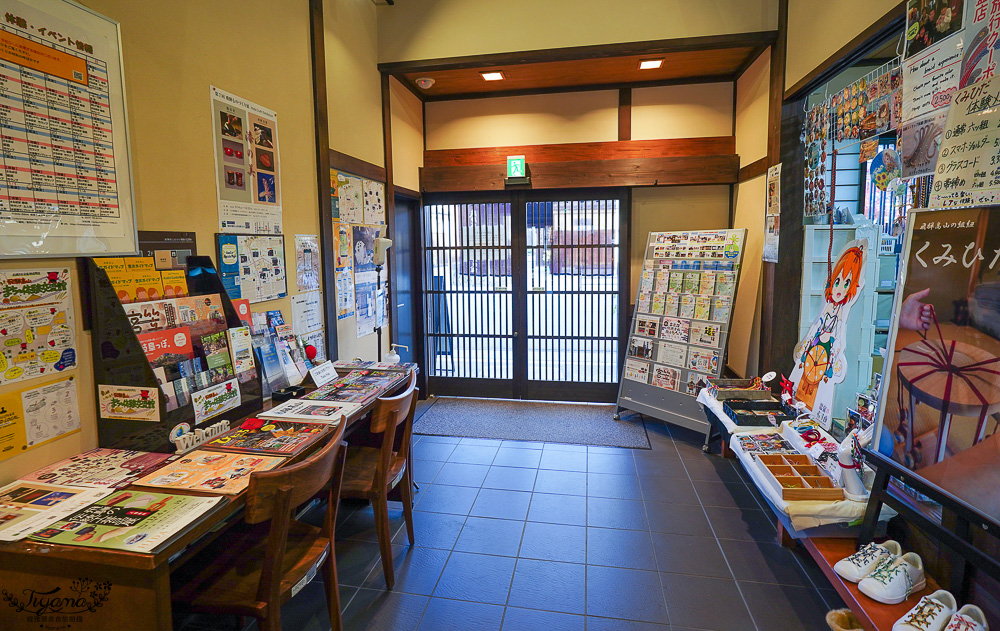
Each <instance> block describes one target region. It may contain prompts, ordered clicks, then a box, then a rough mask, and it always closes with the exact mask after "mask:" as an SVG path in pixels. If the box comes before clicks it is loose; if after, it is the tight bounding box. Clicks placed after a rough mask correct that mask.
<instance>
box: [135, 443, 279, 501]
mask: <svg viewBox="0 0 1000 631" xmlns="http://www.w3.org/2000/svg"><path fill="white" fill-rule="evenodd" d="M284 461H285V459H284V458H282V457H279V456H248V455H242V454H226V453H219V452H217V451H202V450H200V449H199V450H196V451H192V452H190V453H188V454H185V455H183V456H181V457H180V458H178V459H177V460H174V461H173V462H171V463H170V464H168V465H166V466H164V467H163V468H161V469H160V470H159V471H155V472H154V473H151V474H149V475H147V476H145V477H143V478H141V479H140V480H138V481H137V482H136V484H137V485H139V486H151V487H157V488H164V489H191V490H193V491H207V492H209V493H225V494H236V493H239V492H240V491H242V490H243V489H245V488H247V485H248V484H249V483H250V474H251V473H253V472H254V471H267V470H268V469H273V468H274V467H276V466H278V465H279V464H281V463H282V462H284Z"/></svg>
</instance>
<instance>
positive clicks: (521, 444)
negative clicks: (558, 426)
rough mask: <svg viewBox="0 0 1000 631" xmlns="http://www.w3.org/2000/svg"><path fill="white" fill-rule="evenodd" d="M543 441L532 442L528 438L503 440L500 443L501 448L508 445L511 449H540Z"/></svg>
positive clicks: (543, 444)
mask: <svg viewBox="0 0 1000 631" xmlns="http://www.w3.org/2000/svg"><path fill="white" fill-rule="evenodd" d="M544 446H545V443H538V442H532V441H530V440H505V441H503V443H501V444H500V447H501V448H504V447H510V448H512V449H537V450H539V451H541V449H542V447H544Z"/></svg>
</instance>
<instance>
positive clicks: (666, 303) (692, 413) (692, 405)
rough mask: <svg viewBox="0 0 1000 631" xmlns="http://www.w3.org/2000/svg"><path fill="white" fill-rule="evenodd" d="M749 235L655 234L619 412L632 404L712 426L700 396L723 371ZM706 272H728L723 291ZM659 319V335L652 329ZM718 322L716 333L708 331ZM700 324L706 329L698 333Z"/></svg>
mask: <svg viewBox="0 0 1000 631" xmlns="http://www.w3.org/2000/svg"><path fill="white" fill-rule="evenodd" d="M745 242H746V229H739V230H699V231H685V232H651V233H650V234H649V238H648V240H647V241H646V254H645V257H644V260H643V265H642V269H643V274H642V280H641V281H640V283H639V290H638V294H637V296H636V306H635V312H634V313H633V315H632V326H631V327H630V329H629V338H628V341H627V344H628V350H627V352H626V355H625V366H624V367H623V369H622V372H621V375H622V378H621V382H620V384H619V387H618V409H617V411H616V413H615V419H618V418H619V413H620V412H621V411H622V410H632V411H634V412H639V413H640V414H645V415H646V416H650V417H652V418H655V419H659V420H661V421H664V422H668V423H672V424H675V425H679V426H681V427H686V428H689V429H693V430H696V431H699V432H707V431H708V430H709V424H708V422H707V421H706V420H705V415H704V413H703V412H702V410H701V406H700V405H699V404H698V402H697V401H696V400H695V397H696V396H697V395H698V391H699V390H700V389H701V387H702V386H704V385H705V383H704V380H705V379H706V378H707V377H719V376H721V375H722V368H723V366H724V365H725V362H726V344H727V343H728V341H729V330H730V327H731V324H732V317H733V313H732V306H733V303H734V302H735V299H736V287H737V286H738V285H739V272H740V268H741V267H742V262H743V250H744V244H745ZM703 273H706V274H705V275H706V278H705V279H704V280H705V281H708V280H710V278H709V276H710V277H711V280H713V281H714V280H716V279H718V278H723V279H726V280H725V281H724V282H722V283H720V284H719V287H720V289H721V290H722V293H721V294H718V293H716V286H717V285H716V283H715V282H712V283H711V293H709V289H710V287H709V283H705V284H702V278H701V276H702V274H703ZM708 273H710V274H708ZM720 273H724V275H723V276H721V277H720ZM667 274H669V275H670V276H674V275H679V280H680V282H679V283H678V282H677V280H675V279H674V278H670V279H669V280H667V278H668V277H667ZM702 290H704V291H705V293H699V292H700V291H702ZM685 296H687V298H685ZM699 298H700V299H701V300H700V305H701V306H700V307H699V308H698V311H697V312H692V310H691V308H690V305H691V304H692V301H696V302H698V299H699ZM720 299H721V300H720ZM727 299H728V309H727V308H725V303H726V301H727ZM706 302H708V303H709V304H710V305H711V306H710V309H709V310H708V311H706V310H705V307H704V305H705V303H706ZM685 303H686V305H685ZM720 303H721V304H720ZM685 306H686V307H687V308H685ZM675 308H676V309H677V310H676V311H672V310H673V309H675ZM695 316H698V317H695ZM654 322H655V334H654V335H650V333H651V332H653V331H651V329H650V325H651V324H653V323H654ZM713 327H714V328H715V329H717V330H715V333H714V335H705V331H708V332H711V331H712V330H713ZM684 331H687V335H686V336H685V335H684ZM696 331H698V332H700V333H701V335H700V336H697V337H696ZM685 337H686V338H687V339H686V340H684V338H685ZM709 338H714V339H709ZM682 352H683V358H681V357H680V355H681V353H682ZM712 357H714V360H712ZM706 358H707V361H706ZM696 368H700V369H696ZM671 386H673V387H671Z"/></svg>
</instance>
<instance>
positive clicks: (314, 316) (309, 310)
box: [292, 291, 323, 335]
mask: <svg viewBox="0 0 1000 631" xmlns="http://www.w3.org/2000/svg"><path fill="white" fill-rule="evenodd" d="M322 327H323V292H320V291H309V292H306V293H304V294H298V295H297V296H292V330H293V331H294V332H295V334H296V335H303V334H305V333H311V332H313V331H315V330H317V329H320V328H322Z"/></svg>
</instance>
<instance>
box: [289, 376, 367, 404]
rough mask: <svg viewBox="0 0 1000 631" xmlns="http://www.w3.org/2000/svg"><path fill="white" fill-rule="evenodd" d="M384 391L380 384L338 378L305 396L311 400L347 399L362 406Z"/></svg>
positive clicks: (346, 400)
mask: <svg viewBox="0 0 1000 631" xmlns="http://www.w3.org/2000/svg"><path fill="white" fill-rule="evenodd" d="M382 392H384V388H380V387H378V386H371V385H366V384H362V383H347V382H345V381H342V380H338V381H335V382H333V383H328V384H327V385H325V386H323V387H322V388H317V389H316V390H314V391H312V392H310V393H309V394H307V395H306V396H305V397H303V398H304V399H308V400H310V401H345V402H348V403H354V404H356V405H359V406H362V405H365V404H367V403H370V402H371V401H374V400H375V399H377V398H378V397H379V395H380V394H382Z"/></svg>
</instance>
